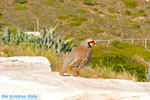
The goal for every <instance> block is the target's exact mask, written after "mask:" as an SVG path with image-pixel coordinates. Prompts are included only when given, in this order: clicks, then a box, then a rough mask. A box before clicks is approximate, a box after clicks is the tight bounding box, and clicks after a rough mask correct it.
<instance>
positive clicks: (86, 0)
mask: <svg viewBox="0 0 150 100" xmlns="http://www.w3.org/2000/svg"><path fill="white" fill-rule="evenodd" d="M83 4H84V5H88V6H95V5H97V4H98V3H96V2H92V0H84V2H83Z"/></svg>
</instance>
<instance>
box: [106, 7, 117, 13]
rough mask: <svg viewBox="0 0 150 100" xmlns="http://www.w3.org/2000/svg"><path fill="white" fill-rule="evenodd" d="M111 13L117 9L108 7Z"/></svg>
mask: <svg viewBox="0 0 150 100" xmlns="http://www.w3.org/2000/svg"><path fill="white" fill-rule="evenodd" d="M107 10H108V11H109V12H110V13H116V12H117V11H116V10H115V9H114V8H108V9H107Z"/></svg>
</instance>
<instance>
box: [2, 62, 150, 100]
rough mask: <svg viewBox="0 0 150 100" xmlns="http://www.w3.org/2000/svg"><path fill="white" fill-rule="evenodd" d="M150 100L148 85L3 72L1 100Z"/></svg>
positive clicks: (45, 72)
mask: <svg viewBox="0 0 150 100" xmlns="http://www.w3.org/2000/svg"><path fill="white" fill-rule="evenodd" d="M0 62H1V61H0ZM0 67H1V66H0ZM43 68H44V66H43ZM149 99H150V83H149V82H133V81H129V80H119V79H92V78H81V77H75V76H60V75H59V74H58V72H50V71H49V72H48V71H14V70H13V71H6V70H5V71H0V100H149Z"/></svg>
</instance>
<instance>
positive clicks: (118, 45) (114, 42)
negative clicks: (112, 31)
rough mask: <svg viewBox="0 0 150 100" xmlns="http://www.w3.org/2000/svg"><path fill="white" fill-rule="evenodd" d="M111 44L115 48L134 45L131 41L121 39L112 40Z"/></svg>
mask: <svg viewBox="0 0 150 100" xmlns="http://www.w3.org/2000/svg"><path fill="white" fill-rule="evenodd" d="M111 46H113V47H115V48H118V49H125V48H129V47H131V46H133V45H132V44H130V43H126V42H121V41H119V40H116V41H112V42H111Z"/></svg>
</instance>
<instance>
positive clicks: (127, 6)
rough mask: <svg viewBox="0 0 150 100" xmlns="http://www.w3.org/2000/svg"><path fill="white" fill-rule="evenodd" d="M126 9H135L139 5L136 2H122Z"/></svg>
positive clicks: (128, 0)
mask: <svg viewBox="0 0 150 100" xmlns="http://www.w3.org/2000/svg"><path fill="white" fill-rule="evenodd" d="M122 1H123V2H124V5H125V7H126V8H136V7H137V6H138V5H139V4H138V1H136V0H122Z"/></svg>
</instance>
